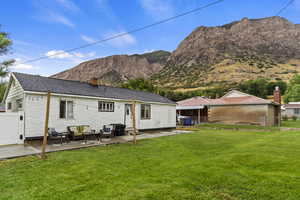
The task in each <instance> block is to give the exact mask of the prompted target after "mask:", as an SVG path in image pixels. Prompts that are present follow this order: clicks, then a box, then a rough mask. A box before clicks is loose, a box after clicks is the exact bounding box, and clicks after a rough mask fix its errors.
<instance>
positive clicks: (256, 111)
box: [208, 105, 271, 125]
mask: <svg viewBox="0 0 300 200" xmlns="http://www.w3.org/2000/svg"><path fill="white" fill-rule="evenodd" d="M208 115H209V116H208V119H209V122H214V123H217V122H221V123H227V124H257V125H266V123H267V125H270V123H269V122H268V115H269V113H268V105H224V106H211V107H210V109H209V114H208ZM270 121H271V120H270Z"/></svg>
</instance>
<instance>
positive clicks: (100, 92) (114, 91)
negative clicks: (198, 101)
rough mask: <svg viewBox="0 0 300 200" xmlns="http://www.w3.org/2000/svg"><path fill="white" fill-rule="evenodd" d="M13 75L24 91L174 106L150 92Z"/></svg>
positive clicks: (21, 74)
mask: <svg viewBox="0 0 300 200" xmlns="http://www.w3.org/2000/svg"><path fill="white" fill-rule="evenodd" d="M13 74H14V75H15V77H16V78H17V80H18V81H19V83H20V84H21V86H22V88H23V89H24V90H25V91H33V92H48V91H50V92H52V93H58V94H70V95H80V96H92V97H103V98H113V99H124V100H140V101H145V102H159V103H168V104H176V103H175V102H173V101H171V100H169V99H168V98H165V97H162V96H160V95H157V94H153V93H150V92H142V91H136V90H130V89H125V88H117V87H110V86H92V85H90V84H88V83H85V82H80V81H70V80H62V79H56V78H49V77H43V76H39V75H29V74H23V73H16V72H14V73H13Z"/></svg>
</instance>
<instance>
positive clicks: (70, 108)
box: [59, 100, 74, 119]
mask: <svg viewBox="0 0 300 200" xmlns="http://www.w3.org/2000/svg"><path fill="white" fill-rule="evenodd" d="M59 118H60V119H74V103H73V101H67V100H61V101H60V104H59Z"/></svg>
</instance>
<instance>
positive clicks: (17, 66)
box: [10, 58, 38, 70]
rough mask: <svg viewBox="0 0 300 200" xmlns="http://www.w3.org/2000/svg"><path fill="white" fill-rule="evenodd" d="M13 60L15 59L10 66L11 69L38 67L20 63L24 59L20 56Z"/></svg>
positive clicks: (32, 68)
mask: <svg viewBox="0 0 300 200" xmlns="http://www.w3.org/2000/svg"><path fill="white" fill-rule="evenodd" d="M15 60H16V62H15V64H14V65H12V66H11V67H10V68H11V69H13V70H34V69H38V67H35V66H33V65H30V64H26V63H22V62H24V61H23V60H22V59H20V58H16V59H15Z"/></svg>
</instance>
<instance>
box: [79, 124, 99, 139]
mask: <svg viewBox="0 0 300 200" xmlns="http://www.w3.org/2000/svg"><path fill="white" fill-rule="evenodd" d="M82 127H83V135H84V140H85V143H86V142H87V139H88V137H90V136H97V137H98V138H99V136H98V135H99V134H96V131H95V130H92V129H91V127H90V126H89V125H85V126H82ZM98 140H99V139H98Z"/></svg>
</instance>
